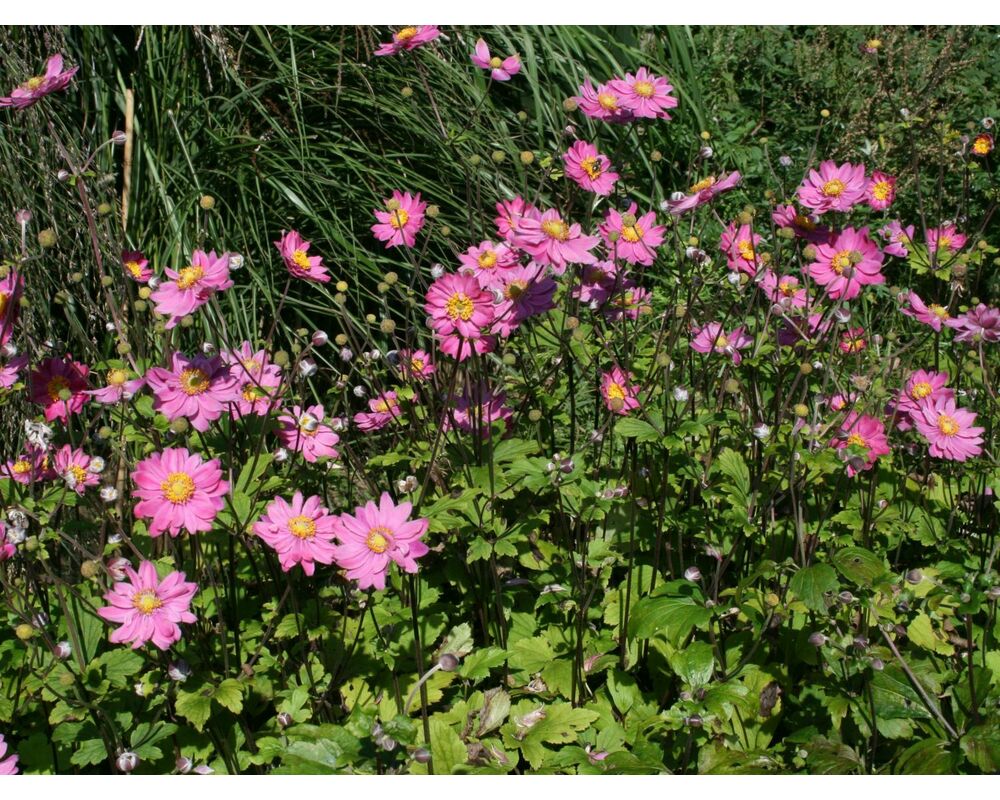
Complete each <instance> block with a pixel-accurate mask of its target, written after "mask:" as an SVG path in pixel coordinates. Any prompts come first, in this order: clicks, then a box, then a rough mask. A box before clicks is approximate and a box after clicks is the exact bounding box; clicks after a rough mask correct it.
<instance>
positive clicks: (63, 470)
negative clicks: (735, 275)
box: [53, 444, 101, 495]
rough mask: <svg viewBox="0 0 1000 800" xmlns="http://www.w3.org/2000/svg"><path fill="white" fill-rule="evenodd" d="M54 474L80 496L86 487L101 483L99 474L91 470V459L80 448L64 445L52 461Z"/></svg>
mask: <svg viewBox="0 0 1000 800" xmlns="http://www.w3.org/2000/svg"><path fill="white" fill-rule="evenodd" d="M53 466H54V468H55V471H56V474H57V475H58V476H59V477H61V478H62V479H63V480H64V481H66V485H67V486H69V488H70V489H72V490H73V491H74V492H76V493H77V494H79V495H82V494H83V493H84V492H85V491H86V490H87V487H88V486H96V485H97V484H98V483H100V482H101V478H100V473H99V472H96V471H94V470H93V469H92V468H91V458H90V456H88V455H87V454H86V453H84V452H83V450H81V449H80V448H75V449H74V448H73V447H72V446H71V445H68V444H64V445H63V446H62V447H61V448H59V450H57V451H56V455H55V458H54V459H53Z"/></svg>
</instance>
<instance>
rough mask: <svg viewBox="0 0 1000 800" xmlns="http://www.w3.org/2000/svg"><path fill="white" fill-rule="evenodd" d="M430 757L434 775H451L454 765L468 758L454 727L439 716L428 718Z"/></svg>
mask: <svg viewBox="0 0 1000 800" xmlns="http://www.w3.org/2000/svg"><path fill="white" fill-rule="evenodd" d="M430 731H431V758H432V759H433V760H434V773H435V774H436V775H451V774H452V773H453V772H454V770H455V768H456V767H460V766H462V765H464V764H465V763H466V762H467V761H468V760H469V753H468V750H466V749H465V744H463V742H462V740H461V739H460V738H459V737H458V734H457V733H455V731H454V729H453V728H452V727H451V726H450V725H449V724H448V723H447V722H445V721H444V720H443V719H441V718H440V717H437V716H435V717H432V718H431V720H430Z"/></svg>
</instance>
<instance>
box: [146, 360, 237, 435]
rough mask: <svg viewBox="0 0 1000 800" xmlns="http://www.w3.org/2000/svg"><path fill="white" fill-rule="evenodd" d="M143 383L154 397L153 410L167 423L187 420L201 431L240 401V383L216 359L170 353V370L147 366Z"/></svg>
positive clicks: (231, 372)
mask: <svg viewBox="0 0 1000 800" xmlns="http://www.w3.org/2000/svg"><path fill="white" fill-rule="evenodd" d="M146 383H147V385H148V386H149V388H150V389H151V390H152V392H153V395H154V397H155V399H154V401H153V408H154V409H156V410H157V411H160V412H162V413H163V414H164V415H165V416H166V417H167V419H169V420H170V421H171V422H172V421H173V420H175V419H177V418H178V417H187V419H188V422H190V423H191V427H192V428H194V429H195V430H196V431H199V432H204V431H207V430H208V426H209V425H210V424H211V423H212V422H214V421H215V420H217V419H218V418H219V417H221V416H222V414H223V412H225V411H227V410H228V406H229V404H230V403H235V402H237V401H238V400H240V399H241V395H240V382H239V379H238V378H237V376H236V375H235V374H234V373H233V371H232V370H231V369H230V368H229V367H227V366H225V365H224V364H223V363H222V359H221V358H219V357H218V356H216V357H215V358H208V357H207V356H202V355H196V356H192V357H190V358H189V357H188V356H185V355H183V354H182V353H174V354H173V355H172V356H171V357H170V368H169V369H166V368H164V367H150V369H149V370H148V371H147V372H146Z"/></svg>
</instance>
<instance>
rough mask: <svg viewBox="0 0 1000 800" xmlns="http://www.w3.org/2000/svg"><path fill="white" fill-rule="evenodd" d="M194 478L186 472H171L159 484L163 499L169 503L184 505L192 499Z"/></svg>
mask: <svg viewBox="0 0 1000 800" xmlns="http://www.w3.org/2000/svg"><path fill="white" fill-rule="evenodd" d="M194 488H195V487H194V478H192V477H191V476H190V475H188V474H187V473H186V472H171V473H170V474H169V475H167V479H166V480H165V481H164V482H163V483H161V484H160V489H161V490H162V491H163V498H164V499H165V500H169V501H170V502H171V503H186V502H187V501H188V500H190V499H191V498H192V497H194Z"/></svg>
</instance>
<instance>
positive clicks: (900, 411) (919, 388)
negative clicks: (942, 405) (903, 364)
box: [891, 369, 955, 431]
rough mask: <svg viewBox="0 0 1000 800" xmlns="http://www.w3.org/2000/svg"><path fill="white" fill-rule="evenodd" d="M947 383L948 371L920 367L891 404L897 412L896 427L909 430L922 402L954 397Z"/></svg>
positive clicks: (933, 401)
mask: <svg viewBox="0 0 1000 800" xmlns="http://www.w3.org/2000/svg"><path fill="white" fill-rule="evenodd" d="M947 383H948V373H947V372H929V371H927V370H923V369H918V370H917V371H916V372H914V373H913V374H912V375H910V377H909V378H908V379H907V381H906V385H905V386H903V388H902V389H900V390H899V392H898V393H897V394H896V397H895V399H894V401H893V403H892V404H891V405H892V408H893V410H894V411H895V413H896V414H897V420H896V427H897V428H899V429H900V430H903V431H905V430H909V428H910V427H911V424H910V423H911V420H912V417H913V414H915V413H916V412H917V411H918V409H919V407H920V405H921V404H922V403H925V402H930V403H935V402H937V401H938V400H939V399H940V398H942V397H944V398H951V399H954V397H955V393H954V392H953V391H952V390H951V389H948V388H946V386H947Z"/></svg>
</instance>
